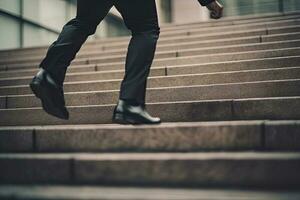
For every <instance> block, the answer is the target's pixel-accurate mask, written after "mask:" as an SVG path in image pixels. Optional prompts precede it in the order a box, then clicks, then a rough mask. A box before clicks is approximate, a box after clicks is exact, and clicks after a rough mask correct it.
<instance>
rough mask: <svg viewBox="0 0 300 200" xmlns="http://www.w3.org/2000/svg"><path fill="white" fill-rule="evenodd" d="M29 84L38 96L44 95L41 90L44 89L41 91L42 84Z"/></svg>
mask: <svg viewBox="0 0 300 200" xmlns="http://www.w3.org/2000/svg"><path fill="white" fill-rule="evenodd" d="M29 86H30V89H31V91H32V92H33V93H34V94H35V96H36V97H37V98H41V96H42V95H41V92H42V91H41V87H40V84H38V83H34V82H32V83H30V84H29Z"/></svg>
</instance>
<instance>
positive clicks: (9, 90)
mask: <svg viewBox="0 0 300 200" xmlns="http://www.w3.org/2000/svg"><path fill="white" fill-rule="evenodd" d="M299 63H300V57H286V58H274V59H273V58H272V59H266V60H253V61H245V62H229V63H216V64H208V65H195V66H182V67H169V68H167V71H166V70H165V69H164V68H161V69H160V68H152V69H151V72H150V76H151V77H154V76H165V75H166V74H167V75H184V74H200V73H213V72H228V71H242V70H256V69H272V68H280V67H294V66H297V65H299ZM71 69H72V68H71ZM297 74H298V73H294V74H293V75H292V76H291V77H290V78H297V77H298V76H297ZM73 76H74V75H72V76H67V77H66V81H68V79H71V77H73ZM81 76H83V75H81V74H79V75H76V76H75V77H77V78H78V79H79V78H80V77H81ZM123 76H124V72H112V73H100V74H99V73H98V74H93V75H87V76H85V77H86V80H91V79H93V78H94V79H95V80H101V79H106V80H112V79H123ZM92 77H93V78H92ZM267 77H270V74H268V75H267ZM257 78H258V76H257ZM282 78H284V77H282ZM248 80H249V79H248ZM256 80H258V79H256ZM198 81H201V80H200V79H198ZM245 81H246V80H245ZM249 81H251V80H249ZM151 82H152V81H151V78H150V79H149V83H150V84H151ZM116 84H117V83H116ZM160 84H162V83H159V85H160ZM78 85H79V86H78V87H77V86H76V87H75V86H74V90H73V86H70V85H69V84H68V83H66V84H65V85H64V88H65V91H66V92H70V91H89V90H90V89H91V88H93V90H98V89H115V87H118V86H116V85H115V86H114V85H112V84H105V83H101V84H97V83H95V84H93V85H95V86H93V85H92V83H90V84H85V83H80V84H78ZM150 86H151V85H150ZM160 86H161V87H162V86H163V85H160ZM18 94H31V90H30V89H29V87H28V86H27V85H25V86H18V87H0V95H2V96H3V95H18Z"/></svg>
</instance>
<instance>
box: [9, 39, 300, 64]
mask: <svg viewBox="0 0 300 200" xmlns="http://www.w3.org/2000/svg"><path fill="white" fill-rule="evenodd" d="M292 47H300V40H299V39H298V40H287V41H276V42H265V43H260V42H257V43H252V44H240V45H226V46H221V47H220V46H218V47H206V48H202V47H200V48H191V49H185V50H171V51H163V52H157V53H156V55H155V59H154V60H157V59H164V58H174V57H184V56H194V55H207V54H217V53H229V52H245V51H257V50H267V49H281V48H292ZM93 59H97V60H98V62H101V63H103V64H104V63H110V62H124V61H125V59H126V53H125V52H124V54H123V55H122V54H116V55H110V56H107V55H102V56H101V55H100V56H99V55H96V56H92V54H91V56H89V57H88V58H78V59H75V60H74V61H73V62H72V65H73V66H75V65H82V64H85V63H87V62H90V61H91V60H93ZM39 63H40V61H33V62H15V63H7V64H6V65H5V67H6V68H11V67H12V68H30V67H37V66H38V65H39Z"/></svg>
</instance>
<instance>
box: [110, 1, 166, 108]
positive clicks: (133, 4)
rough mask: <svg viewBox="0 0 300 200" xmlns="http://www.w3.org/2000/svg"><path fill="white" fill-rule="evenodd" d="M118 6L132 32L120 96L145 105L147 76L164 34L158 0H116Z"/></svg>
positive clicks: (128, 100)
mask: <svg viewBox="0 0 300 200" xmlns="http://www.w3.org/2000/svg"><path fill="white" fill-rule="evenodd" d="M115 6H116V8H117V9H118V10H119V12H120V13H121V15H122V17H123V19H124V22H125V24H126V26H127V27H128V29H130V30H131V32H132V38H131V40H130V43H129V46H128V52H127V59H126V66H125V76H124V79H123V81H122V84H121V91H120V99H122V100H126V101H127V102H131V103H137V104H142V105H144V104H145V96H146V86H147V78H148V75H149V72H150V67H151V64H152V61H153V58H154V53H155V50H156V44H157V40H158V38H159V33H160V28H159V24H158V17H157V10H156V4H155V0H115Z"/></svg>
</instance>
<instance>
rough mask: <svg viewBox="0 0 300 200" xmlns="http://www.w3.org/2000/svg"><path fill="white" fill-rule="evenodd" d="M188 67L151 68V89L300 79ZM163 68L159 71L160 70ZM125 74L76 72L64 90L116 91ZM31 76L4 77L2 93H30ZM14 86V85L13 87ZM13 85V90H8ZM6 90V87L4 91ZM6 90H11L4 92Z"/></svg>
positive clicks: (288, 72) (286, 71) (272, 72)
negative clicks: (199, 70) (177, 70)
mask: <svg viewBox="0 0 300 200" xmlns="http://www.w3.org/2000/svg"><path fill="white" fill-rule="evenodd" d="M185 68H186V72H185V73H186V74H184V73H182V74H181V73H178V74H175V73H174V74H175V75H174V74H173V75H169V74H164V75H163V72H166V71H164V69H155V71H157V72H160V71H161V75H160V76H159V74H155V73H156V72H155V71H154V72H153V70H152V71H151V75H152V76H150V77H149V78H148V88H154V87H171V86H191V85H200V84H202V85H203V84H220V83H233V82H251V81H264V80H284V79H298V78H300V71H299V70H300V67H284V68H269V69H252V70H239V69H237V70H238V71H226V72H212V73H203V72H202V73H200V74H196V73H193V71H192V70H191V69H190V68H189V67H185ZM159 70H160V71H159ZM123 76H124V72H123V71H119V72H108V73H107V72H105V73H103V72H94V73H85V74H75V75H70V76H67V77H66V80H65V83H64V91H65V92H75V91H77V92H79V91H96V90H116V89H119V88H120V83H121V81H122V78H123ZM31 79H32V77H31V76H30V77H23V78H21V77H20V78H14V79H2V80H0V84H1V85H10V86H2V87H0V95H5V94H13V89H15V90H19V91H20V93H18V94H31V90H30V89H29V87H28V84H29V83H30V81H31ZM11 86H13V88H12V87H11ZM10 88H11V90H9V89H10ZM5 89H6V90H5ZM5 91H8V92H7V93H5Z"/></svg>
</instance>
